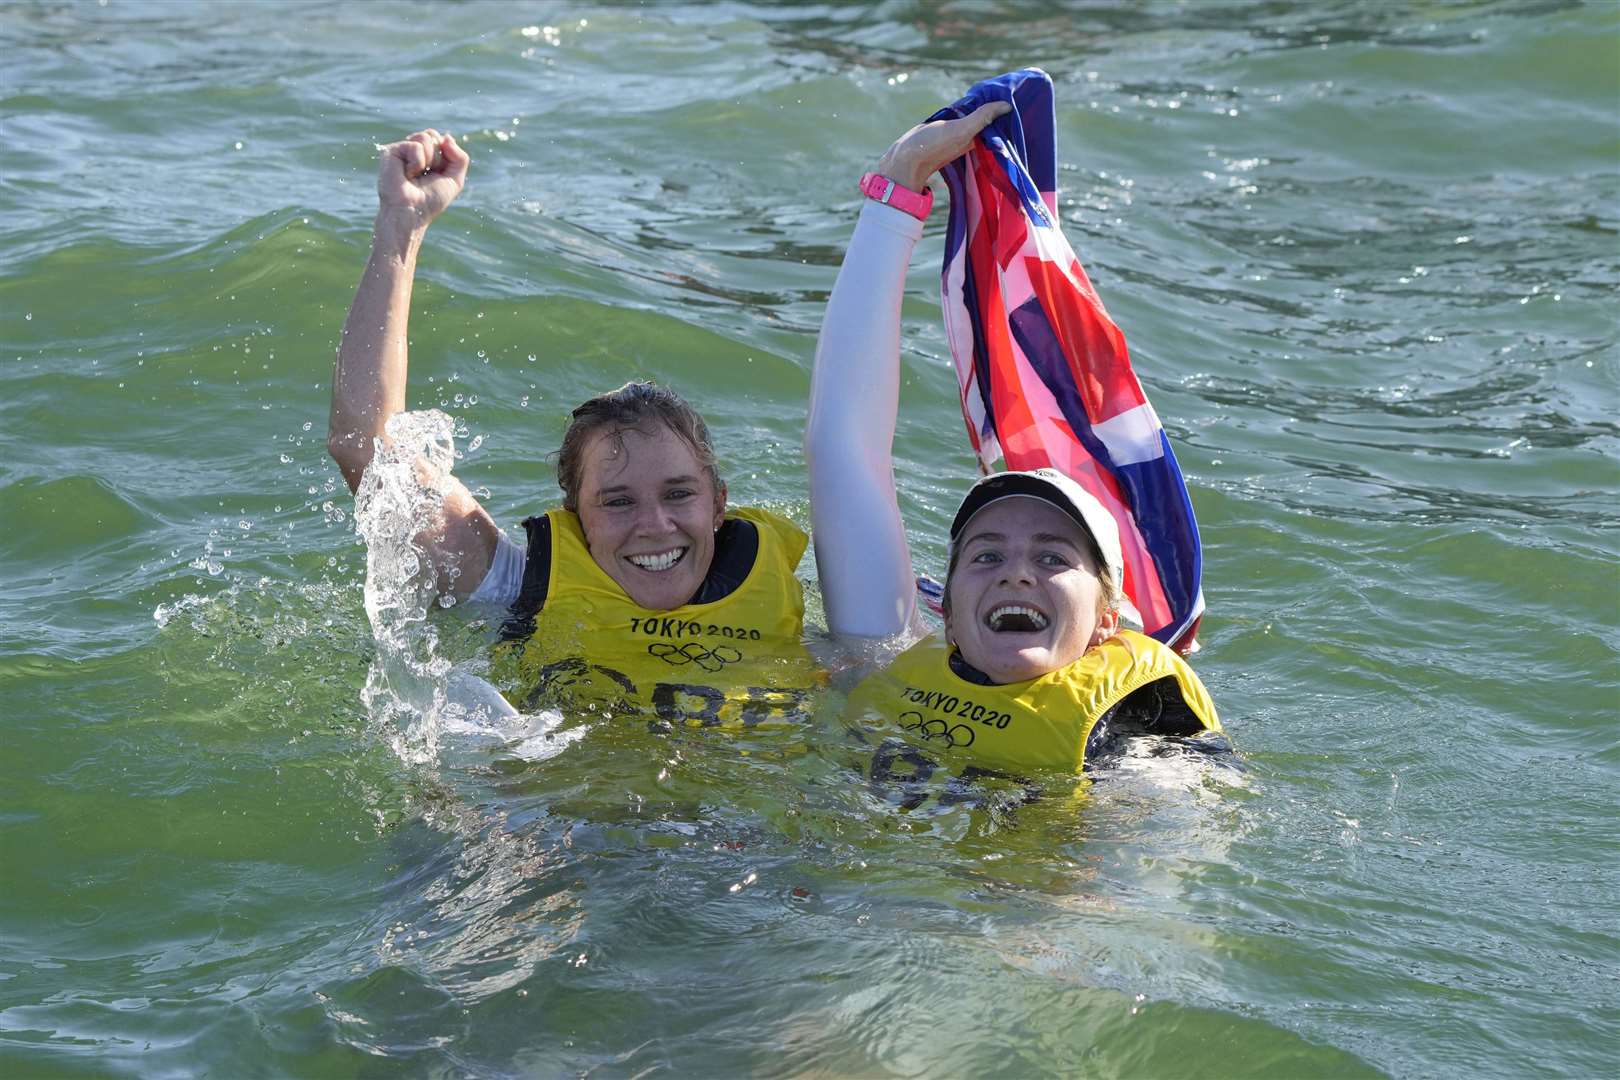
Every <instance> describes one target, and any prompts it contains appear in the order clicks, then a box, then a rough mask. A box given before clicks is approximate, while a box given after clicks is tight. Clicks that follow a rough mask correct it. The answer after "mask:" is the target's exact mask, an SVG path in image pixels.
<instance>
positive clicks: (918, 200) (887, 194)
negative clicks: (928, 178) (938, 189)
mask: <svg viewBox="0 0 1620 1080" xmlns="http://www.w3.org/2000/svg"><path fill="white" fill-rule="evenodd" d="M861 194H862V195H865V196H866V197H867V198H868V199H876V200H877V201H878V202H880V203H883V204H884V205H885V206H892V207H894V208H895V209H896V210H904V211H905V212H906V213H908V214H910V215H911V216H912V217H914V218H916V219H917V220H918V221H927V220H928V211H930V210H932V209H933V208H934V189H933V188H931V187H925V188H923V189H922V191H920V192H919V191H912V190H911V189H910V188H908V187H902V186H901V185H899V184H897V183H895V182H894V181H893V180H890V179H889V178H888V177H887V176H883V175H880V174H878V173H875V172H869V173H867V174H866V175H865V176H863V177H861Z"/></svg>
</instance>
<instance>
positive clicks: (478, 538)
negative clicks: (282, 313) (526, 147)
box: [326, 129, 500, 598]
mask: <svg viewBox="0 0 1620 1080" xmlns="http://www.w3.org/2000/svg"><path fill="white" fill-rule="evenodd" d="M468 162H469V159H468V157H467V153H466V151H464V150H462V149H461V147H460V146H458V145H457V144H456V140H455V139H454V137H452V136H449V135H440V134H439V133H438V132H437V131H433V130H431V129H429V130H427V131H419V132H416V133H415V134H413V135H411V136H410V137H409V138H407V139H404V140H402V141H400V142H397V143H393V144H391V145H389V146H386V147H383V149H382V152H381V155H380V160H379V163H378V170H377V198H378V204H379V205H378V208H377V220H376V224H375V226H374V229H373V232H372V237H371V257H370V258H369V259H368V260H367V262H366V269H365V273H364V274H363V275H362V276H361V278H360V286H359V288H358V289H357V290H356V291H355V296H354V303H353V305H351V306H350V308H349V317H348V319H347V320H346V321H345V322H344V324H343V340H342V342H341V343H340V344H339V346H338V354H337V364H336V367H335V369H334V370H333V373H332V411H331V417H330V421H329V425H328V429H327V435H326V449H327V452H328V453H330V454H331V455H332V458H333V459H334V460H335V461H336V462H337V464H338V468H339V469H341V470H342V472H343V478H344V480H346V481H347V482H348V485H349V490H350V491H356V490H358V489H359V487H360V478H361V477H362V476H364V475H365V471H366V467H367V466H368V465H370V464H371V458H372V454H373V452H374V448H375V446H376V445H377V440H386V438H387V436H386V434H385V431H384V428H385V425H386V424H387V423H388V418H389V417H391V416H393V415H394V414H395V413H398V412H402V411H404V409H405V383H406V375H407V370H408V357H407V342H406V331H407V328H408V325H409V321H410V308H411V285H412V282H413V280H414V278H415V276H416V256H417V252H418V251H419V250H420V249H421V246H422V238H423V236H424V235H425V234H426V233H427V228H428V225H430V224H431V223H432V221H433V219H434V218H436V217H438V215H439V214H440V213H441V212H442V211H443V210H444V209H445V207H447V206H449V205H450V204H451V203H452V202H454V201H455V198H456V196H457V195H459V194H460V193H461V189H462V187H463V186H464V185H465V183H466V179H467V165H468ZM421 472H422V479H423V481H424V482H425V483H431V484H434V485H437V486H438V488H439V490H440V493H441V495H442V496H443V501H442V513H441V516H440V519H439V520H438V521H436V522H433V523H431V524H430V526H429V528H428V529H427V530H426V531H425V532H424V533H423V534H422V535H421V537H419V540H420V542H421V543H422V545H423V547H424V549H425V550H426V552H427V554H428V555H429V557H430V558H432V560H433V562H434V564H435V565H436V566H437V567H439V568H440V578H439V588H440V591H441V592H447V593H450V594H452V595H455V596H457V597H458V598H464V597H466V596H469V595H471V594H472V592H473V590H475V589H476V588H477V587H478V584H479V583H480V582H481V581H483V579H484V575H485V574H486V573H487V572H488V570H489V563H490V559H491V557H492V556H493V554H494V551H495V542H496V540H497V539H498V537H499V533H500V530H499V529H498V528H497V527H496V525H495V522H494V521H493V520H491V519H490V516H489V514H488V513H486V512H485V510H484V509H483V507H481V506H479V505H478V501H477V500H476V499H474V498H473V497H472V494H471V493H470V492H468V491H467V488H466V486H465V485H463V484H462V483H461V482H460V481H459V480H457V479H456V478H455V477H453V476H451V475H449V474H448V473H444V474H431V473H430V472H429V471H428V470H427V468H426V464H425V463H423V466H422V469H421ZM451 567H455V568H456V569H457V571H458V572H457V573H455V574H449V573H447V571H448V570H449V568H451Z"/></svg>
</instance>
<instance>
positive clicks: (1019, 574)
mask: <svg viewBox="0 0 1620 1080" xmlns="http://www.w3.org/2000/svg"><path fill="white" fill-rule="evenodd" d="M1001 582H1002V584H1004V585H1033V584H1035V565H1034V563H1033V562H1032V561H1030V560H1029V559H1026V558H1024V557H1022V556H1019V557H1016V558H1011V559H1008V560H1007V561H1006V562H1004V563H1002V564H1001Z"/></svg>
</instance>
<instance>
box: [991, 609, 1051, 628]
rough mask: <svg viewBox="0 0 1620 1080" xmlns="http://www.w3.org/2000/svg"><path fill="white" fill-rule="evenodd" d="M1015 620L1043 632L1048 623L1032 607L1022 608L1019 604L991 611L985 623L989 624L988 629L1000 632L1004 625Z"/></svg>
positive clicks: (1043, 616) (1044, 617)
mask: <svg viewBox="0 0 1620 1080" xmlns="http://www.w3.org/2000/svg"><path fill="white" fill-rule="evenodd" d="M1015 619H1016V620H1018V621H1019V622H1021V623H1027V625H1029V626H1030V627H1032V628H1033V629H1036V630H1045V629H1046V624H1047V622H1048V619H1047V618H1046V616H1045V615H1043V614H1041V613H1040V612H1039V611H1036V610H1035V609H1034V608H1032V607H1024V606H1023V605H1021V604H1004V605H1002V606H1001V607H998V608H996V609H995V610H994V611H992V612H991V613H990V616H989V618H987V619H986V620H985V622H987V623H989V624H990V629H992V630H1000V629H1001V628H1002V625H1003V624H1004V623H1007V622H1010V621H1012V620H1015Z"/></svg>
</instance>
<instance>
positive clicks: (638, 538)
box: [579, 423, 726, 611]
mask: <svg viewBox="0 0 1620 1080" xmlns="http://www.w3.org/2000/svg"><path fill="white" fill-rule="evenodd" d="M725 511H726V492H725V487H724V485H721V487H720V488H719V489H718V490H716V488H715V485H714V483H713V481H712V480H710V478H709V474H708V471H707V470H706V469H704V468H703V466H702V464H701V463H700V462H699V461H698V458H697V454H696V453H694V452H693V450H692V448H691V447H690V446H688V445H687V444H686V443H685V442H684V441H683V440H682V439H681V437H680V436H678V435H676V434H675V433H674V432H673V431H671V430H670V429H669V428H668V427H666V426H664V425H663V424H659V423H651V424H648V425H646V426H644V427H641V428H626V429H624V430H623V431H621V432H614V431H611V430H608V431H602V432H599V433H598V434H597V435H596V436H594V437H593V438H592V439H591V441H590V442H588V443H587V444H586V446H585V451H584V463H583V469H582V476H581V482H580V493H579V520H580V525H581V527H582V528H583V529H584V530H585V539H586V543H587V545H588V546H589V548H590V552H591V558H592V559H594V560H595V561H596V565H597V566H600V567H601V568H602V570H603V571H604V572H605V573H606V574H607V575H608V577H610V578H612V579H613V580H614V581H615V582H617V583H618V585H619V587H620V588H622V589H623V590H624V591H625V593H626V594H627V595H628V596H629V597H630V599H631V600H633V601H635V602H636V603H637V604H639V605H641V606H642V607H644V608H651V609H653V610H655V611H667V610H669V609H670V608H676V607H680V606H681V605H682V604H684V603H686V602H687V601H688V600H690V599H691V598H692V596H693V594H695V593H696V592H697V590H698V586H700V585H701V584H702V583H703V579H704V578H705V577H706V576H707V575H708V573H709V566H710V564H711V563H712V562H713V561H714V532H715V530H716V529H718V528H719V527H720V522H721V520H722V518H724V516H725Z"/></svg>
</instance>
